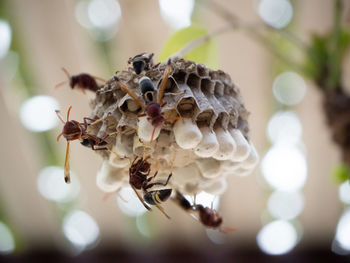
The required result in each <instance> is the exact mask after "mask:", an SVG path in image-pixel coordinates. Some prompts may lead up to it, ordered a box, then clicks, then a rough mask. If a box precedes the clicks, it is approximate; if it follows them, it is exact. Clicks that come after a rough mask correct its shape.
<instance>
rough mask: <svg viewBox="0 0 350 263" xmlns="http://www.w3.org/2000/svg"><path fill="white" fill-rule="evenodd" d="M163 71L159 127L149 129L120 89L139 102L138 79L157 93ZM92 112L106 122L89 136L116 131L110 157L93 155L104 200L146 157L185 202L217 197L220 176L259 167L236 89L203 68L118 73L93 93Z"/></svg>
mask: <svg viewBox="0 0 350 263" xmlns="http://www.w3.org/2000/svg"><path fill="white" fill-rule="evenodd" d="M168 65H170V74H169V76H168V80H167V83H166V86H165V93H164V97H163V99H162V103H163V102H166V105H165V106H163V107H161V111H162V115H163V116H164V118H165V119H166V120H165V121H163V122H162V123H161V125H160V126H158V127H156V128H154V127H153V125H152V123H151V122H150V121H149V120H148V117H147V116H143V117H140V116H139V115H141V114H143V113H144V110H145V109H144V108H142V107H141V106H140V105H139V103H138V102H137V101H136V100H135V99H134V98H133V97H132V96H130V95H129V94H128V93H126V92H125V90H123V89H122V88H121V87H120V86H121V83H122V85H124V86H125V87H127V88H128V89H129V90H131V91H133V92H134V93H135V94H136V95H137V96H138V98H139V99H140V100H142V101H144V99H143V96H142V94H141V90H140V87H139V81H140V79H141V78H142V77H144V76H147V77H148V78H149V79H150V80H151V81H152V82H153V84H154V87H155V88H156V90H159V87H160V84H161V82H162V79H163V77H164V72H165V71H166V69H167V67H168ZM145 104H146V105H147V103H146V102H145ZM159 105H160V104H159ZM91 108H92V114H91V117H92V118H95V119H97V118H103V117H106V120H104V121H103V122H101V123H99V124H96V125H90V126H89V127H88V131H89V133H91V134H94V135H96V136H98V137H100V138H103V137H104V136H105V135H106V134H109V133H115V132H116V131H117V133H116V134H113V135H111V136H109V137H108V138H107V139H106V142H107V145H106V146H107V147H108V148H109V149H111V151H96V152H97V153H99V154H100V155H102V157H103V159H104V162H103V165H102V167H101V169H100V171H99V172H98V175H97V185H98V186H99V187H100V188H101V189H102V190H103V191H105V192H113V191H116V190H118V189H119V188H120V187H122V186H127V185H128V184H129V183H128V182H129V167H130V163H131V162H132V160H134V158H135V157H136V156H144V157H145V156H150V158H149V162H150V163H151V167H152V170H153V171H156V170H157V171H158V175H157V179H158V180H162V179H166V178H167V176H168V175H169V173H170V172H171V171H172V174H173V176H172V178H171V180H170V182H169V184H170V185H171V186H172V187H173V188H175V189H176V190H178V191H181V193H185V194H194V193H199V192H200V191H203V190H204V191H206V192H208V193H211V194H215V195H221V194H222V193H223V192H224V191H225V189H226V177H227V176H230V175H247V174H249V173H250V172H251V171H252V169H253V168H254V167H255V165H256V164H257V162H258V155H257V152H256V150H255V148H254V146H253V144H252V143H251V142H250V136H249V125H248V116H249V112H248V111H247V110H246V108H245V107H244V104H243V99H242V96H241V94H240V89H239V88H238V86H236V85H235V84H234V83H233V82H232V81H231V78H230V76H229V75H228V74H227V73H225V72H223V71H221V70H212V69H209V68H208V67H207V66H205V65H203V64H196V63H194V62H193V61H189V60H185V59H183V58H172V60H171V62H170V64H167V63H161V64H158V65H156V66H155V67H153V68H151V69H150V70H147V71H145V72H143V73H142V74H139V75H137V74H136V73H135V72H134V71H133V70H130V69H129V70H126V71H120V72H117V75H116V76H114V77H113V78H111V79H109V80H108V81H107V82H106V83H105V85H103V86H102V87H101V88H100V89H99V90H98V91H97V92H96V98H95V99H94V100H93V101H91ZM174 117H181V119H179V118H174ZM174 119H175V120H174ZM152 134H153V141H152V142H150V141H151V136H152Z"/></svg>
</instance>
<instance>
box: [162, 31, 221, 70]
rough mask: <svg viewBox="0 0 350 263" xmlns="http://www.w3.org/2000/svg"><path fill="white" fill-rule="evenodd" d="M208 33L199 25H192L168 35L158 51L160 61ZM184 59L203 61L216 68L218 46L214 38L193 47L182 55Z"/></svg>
mask: <svg viewBox="0 0 350 263" xmlns="http://www.w3.org/2000/svg"><path fill="white" fill-rule="evenodd" d="M207 34H208V31H207V30H206V29H205V28H203V27H200V26H197V25H192V26H189V27H186V28H184V29H181V30H179V31H177V32H175V33H174V34H173V35H172V36H170V37H169V39H168V40H167V42H166V43H165V44H164V46H163V48H162V50H161V52H160V61H165V60H167V59H168V58H169V57H170V56H171V55H174V53H176V52H177V51H179V50H180V49H182V48H183V47H185V46H186V45H187V44H189V43H190V42H192V41H194V40H196V39H198V38H200V37H203V36H205V35H207ZM184 58H185V59H188V60H193V61H194V62H196V63H203V64H205V65H207V66H208V67H211V68H213V69H217V68H218V47H217V43H216V40H214V39H213V38H211V39H210V40H208V41H204V42H203V44H201V45H199V46H198V47H196V48H194V49H193V50H192V51H190V52H189V53H188V54H186V55H185V56H184Z"/></svg>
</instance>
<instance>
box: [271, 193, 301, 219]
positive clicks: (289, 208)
mask: <svg viewBox="0 0 350 263" xmlns="http://www.w3.org/2000/svg"><path fill="white" fill-rule="evenodd" d="M267 208H268V210H269V212H270V214H271V215H272V216H273V217H275V218H278V219H284V220H290V219H294V218H296V217H297V216H298V215H299V214H300V213H301V212H302V211H303V208H304V198H303V195H302V194H301V193H300V192H282V191H275V192H273V193H272V194H271V196H270V198H269V200H268V202H267Z"/></svg>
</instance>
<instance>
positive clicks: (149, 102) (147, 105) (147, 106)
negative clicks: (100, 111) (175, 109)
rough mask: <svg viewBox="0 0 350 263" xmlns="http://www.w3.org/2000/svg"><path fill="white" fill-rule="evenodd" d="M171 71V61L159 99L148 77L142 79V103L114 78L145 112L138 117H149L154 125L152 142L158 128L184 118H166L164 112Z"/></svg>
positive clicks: (166, 70) (160, 89) (159, 92)
mask: <svg viewBox="0 0 350 263" xmlns="http://www.w3.org/2000/svg"><path fill="white" fill-rule="evenodd" d="M170 71H171V61H170V59H169V60H168V65H167V67H166V69H165V71H164V75H163V79H162V82H161V84H160V88H159V91H158V97H157V98H156V89H155V88H154V85H153V82H152V81H151V80H150V79H149V78H147V77H143V78H141V79H140V81H139V87H140V90H141V93H142V97H143V99H144V101H145V102H144V101H142V100H141V99H140V98H139V97H138V95H137V94H136V93H135V92H133V91H132V90H130V89H129V88H128V87H127V86H126V85H125V84H124V83H122V82H121V81H120V80H119V78H118V77H117V76H114V80H115V81H116V82H117V83H118V84H119V87H120V88H121V89H122V90H123V91H124V92H126V93H127V94H129V95H130V96H131V97H132V98H133V99H134V100H135V102H136V103H137V104H139V106H140V107H141V109H142V110H143V111H144V113H143V114H140V115H138V117H145V116H147V120H148V121H149V122H150V123H151V124H152V125H153V127H154V129H153V132H152V136H151V140H150V142H152V141H153V137H154V132H155V130H156V128H157V127H159V126H160V125H162V123H163V122H165V121H172V120H180V119H182V117H180V116H179V117H171V118H165V117H164V114H163V112H162V108H163V107H164V106H165V105H166V102H164V103H162V101H163V97H164V92H165V87H166V84H167V81H168V78H169V74H170Z"/></svg>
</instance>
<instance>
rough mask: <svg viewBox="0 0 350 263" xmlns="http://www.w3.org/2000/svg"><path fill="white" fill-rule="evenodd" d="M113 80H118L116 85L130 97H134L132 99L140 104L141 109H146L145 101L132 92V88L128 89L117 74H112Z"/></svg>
mask: <svg viewBox="0 0 350 263" xmlns="http://www.w3.org/2000/svg"><path fill="white" fill-rule="evenodd" d="M114 80H115V81H117V82H118V86H119V87H120V88H121V89H122V90H123V91H124V92H125V93H127V94H129V95H130V97H132V98H133V99H134V101H135V102H136V103H137V104H139V105H140V107H141V108H142V110H145V109H146V105H145V103H144V102H143V101H142V100H140V98H139V97H138V96H137V94H136V93H135V92H133V91H132V90H130V89H129V88H128V87H127V86H126V85H125V84H124V83H122V82H121V81H120V80H119V78H118V77H117V76H114Z"/></svg>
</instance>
